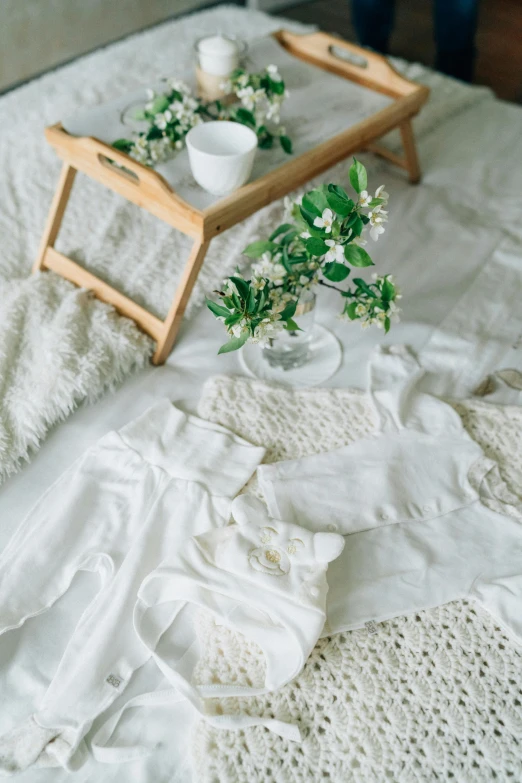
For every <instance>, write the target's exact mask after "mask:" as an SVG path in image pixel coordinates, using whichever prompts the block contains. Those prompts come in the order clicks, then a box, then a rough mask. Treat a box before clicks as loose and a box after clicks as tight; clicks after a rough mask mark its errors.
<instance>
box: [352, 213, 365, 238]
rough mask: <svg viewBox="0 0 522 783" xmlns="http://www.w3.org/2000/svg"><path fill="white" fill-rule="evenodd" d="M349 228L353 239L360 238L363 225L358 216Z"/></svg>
mask: <svg viewBox="0 0 522 783" xmlns="http://www.w3.org/2000/svg"><path fill="white" fill-rule="evenodd" d="M350 228H351V229H352V233H353V236H354V237H360V236H361V234H362V232H363V229H364V223H363V221H362V218H361V217H360V215H357V216H356V219H355V220H354V221H353V224H352V225H351V226H350Z"/></svg>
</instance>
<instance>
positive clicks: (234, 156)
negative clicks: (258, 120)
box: [186, 120, 257, 196]
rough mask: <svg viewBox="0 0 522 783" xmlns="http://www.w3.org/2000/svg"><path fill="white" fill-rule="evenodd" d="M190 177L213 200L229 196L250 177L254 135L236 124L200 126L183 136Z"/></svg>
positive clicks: (217, 123) (211, 123)
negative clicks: (212, 196)
mask: <svg viewBox="0 0 522 783" xmlns="http://www.w3.org/2000/svg"><path fill="white" fill-rule="evenodd" d="M186 143H187V149H188V154H189V161H190V168H191V169H192V175H193V177H194V179H195V180H196V182H197V183H198V185H201V187H202V188H203V189H204V190H207V191H208V192H209V193H212V194H213V195H214V196H224V195H225V194H226V193H232V191H233V190H237V188H240V187H241V185H244V184H245V182H246V181H247V180H248V178H249V177H250V174H251V172H252V166H253V165H254V158H255V154H256V150H257V135H256V134H255V133H254V131H253V130H251V129H250V128H247V127H246V126H245V125H241V124H240V123H238V122H225V121H222V120H216V121H215V122H203V123H201V125H196V126H195V127H194V128H192V129H191V130H190V131H189V132H188V133H187V136H186Z"/></svg>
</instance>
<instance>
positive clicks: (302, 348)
mask: <svg viewBox="0 0 522 783" xmlns="http://www.w3.org/2000/svg"><path fill="white" fill-rule="evenodd" d="M315 303H316V296H315V294H314V293H313V292H312V291H304V292H303V293H302V294H301V296H300V298H299V302H298V303H297V308H296V311H295V315H294V321H295V322H296V323H297V324H298V326H300V327H301V329H302V331H300V332H298V331H295V332H290V331H287V330H286V329H285V330H284V331H281V332H279V334H278V335H277V337H273V338H272V339H271V340H270V342H269V344H268V345H267V346H265V347H264V348H262V351H263V358H264V359H265V360H266V361H267V362H268V364H269V365H270V366H271V367H278V368H280V369H281V370H293V369H295V368H296V367H302V366H303V364H306V362H308V361H309V360H310V358H311V354H310V344H311V341H312V331H313V326H314V321H315Z"/></svg>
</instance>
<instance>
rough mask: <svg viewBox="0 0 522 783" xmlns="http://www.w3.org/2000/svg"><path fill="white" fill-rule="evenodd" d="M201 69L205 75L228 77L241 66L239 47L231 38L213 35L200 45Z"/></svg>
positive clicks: (203, 40) (204, 39)
mask: <svg viewBox="0 0 522 783" xmlns="http://www.w3.org/2000/svg"><path fill="white" fill-rule="evenodd" d="M198 55H199V67H200V68H201V70H202V71H205V73H211V74H214V75H215V76H228V75H229V73H231V72H232V71H233V70H234V69H235V68H237V67H238V66H239V46H238V45H237V43H236V41H233V40H232V39H231V38H225V36H223V35H212V36H210V37H209V38H203V39H202V40H201V41H200V42H199V44H198Z"/></svg>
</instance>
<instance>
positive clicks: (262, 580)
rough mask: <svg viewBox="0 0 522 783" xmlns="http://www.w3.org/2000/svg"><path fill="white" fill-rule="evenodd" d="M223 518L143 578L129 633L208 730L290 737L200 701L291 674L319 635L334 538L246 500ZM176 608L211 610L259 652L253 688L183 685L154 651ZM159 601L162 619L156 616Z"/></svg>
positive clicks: (269, 685) (289, 730) (247, 691)
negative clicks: (255, 730) (256, 728)
mask: <svg viewBox="0 0 522 783" xmlns="http://www.w3.org/2000/svg"><path fill="white" fill-rule="evenodd" d="M232 515H233V518H234V520H235V521H236V522H237V524H232V525H229V526H228V527H225V528H220V529H218V530H212V531H210V532H208V533H205V534H203V535H200V536H196V537H194V538H191V539H189V540H188V541H187V543H186V546H185V547H184V549H183V551H181V552H179V553H173V555H172V557H170V558H168V559H167V560H165V561H164V562H163V563H162V564H161V566H160V567H159V568H158V569H156V570H155V571H153V572H152V573H151V574H150V575H149V576H148V577H147V578H146V579H145V580H144V582H143V584H142V586H141V588H140V590H139V593H138V602H137V604H136V609H135V614H134V624H135V629H136V632H137V633H138V635H139V637H140V638H141V640H142V641H143V643H144V644H146V645H147V647H148V648H149V649H150V650H151V653H152V655H153V657H154V659H155V660H156V663H157V664H158V666H159V667H160V669H161V670H162V672H163V673H164V674H165V675H166V677H167V679H168V680H169V681H170V682H171V684H172V685H174V686H175V687H176V689H177V690H178V691H179V692H180V693H181V694H183V696H185V697H186V698H188V699H189V701H190V702H191V703H192V704H193V705H194V706H195V707H196V709H198V710H199V711H200V712H201V713H202V714H203V715H204V717H205V718H206V719H207V720H209V721H210V722H212V723H213V724H214V725H216V726H219V727H221V728H224V729H225V728H226V729H239V728H243V727H245V726H248V725H264V726H266V727H267V728H270V729H271V730H273V731H275V732H276V733H278V734H281V735H282V736H285V737H287V738H289V739H294V740H299V739H300V733H299V729H298V728H297V726H293V725H289V724H286V723H283V722H281V721H278V720H276V719H264V718H259V717H253V716H249V715H212V714H210V713H209V708H208V703H205V700H206V699H209V698H212V697H217V696H219V697H220V698H223V697H229V696H230V697H238V696H254V695H259V694H262V693H266V692H268V691H273V690H275V689H277V688H281V687H282V686H284V685H285V684H286V683H287V682H289V681H290V680H292V679H293V678H294V677H296V676H297V675H298V674H299V672H300V671H301V669H302V668H303V666H304V664H305V662H306V660H307V658H308V656H309V655H310V653H311V651H312V649H313V647H314V645H315V644H316V642H317V640H318V638H319V636H320V635H321V632H322V630H323V626H324V623H325V620H326V594H327V592H328V583H327V581H326V570H327V567H328V563H329V562H330V561H332V560H335V558H337V557H338V556H339V555H340V554H341V552H342V550H343V547H344V538H343V537H342V536H341V535H339V534H337V533H312V532H310V531H309V530H305V529H304V528H302V527H300V526H299V525H294V524H290V523H287V522H282V521H280V520H275V519H272V518H271V517H269V516H268V514H267V511H266V508H265V506H264V504H263V503H262V502H261V501H259V500H257V499H256V498H253V497H251V496H248V495H242V496H240V497H238V498H236V500H235V501H234V502H233V504H232ZM186 603H189V604H195V605H197V606H199V607H201V608H203V609H206V610H208V611H210V612H212V613H213V615H214V616H215V617H216V618H217V620H218V621H219V622H220V623H221V624H223V625H226V626H228V627H230V628H232V629H233V630H235V631H238V632H240V633H242V634H244V635H245V636H246V637H248V638H249V639H251V640H252V641H254V642H255V643H256V644H257V645H258V646H259V647H260V648H261V650H262V651H263V653H264V656H265V660H266V674H265V685H264V687H263V688H251V687H246V686H242V685H234V684H231V685H223V684H219V685H208V686H193V685H192V684H191V683H190V681H189V680H190V678H189V676H187V675H186V672H183V673H182V672H181V670H180V667H179V666H176V664H174V665H172V664H171V663H167V661H166V660H165V659H164V658H162V657H160V656H159V655H158V654H157V652H156V646H157V644H158V641H159V638H160V636H161V635H162V633H164V632H165V631H166V632H167V633H168V629H169V628H170V626H171V625H172V627H173V629H174V628H175V618H176V615H177V613H178V612H179V611H180V609H181V608H182V607H183V606H184V605H185V604H186ZM167 604H169V605H170V606H171V607H172V610H171V612H170V614H169V612H167V613H165V611H163V610H164V609H166V608H167V606H166V605H167ZM160 605H162V608H163V610H162V611H158V609H159V608H160ZM155 618H161V620H160V619H155Z"/></svg>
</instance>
